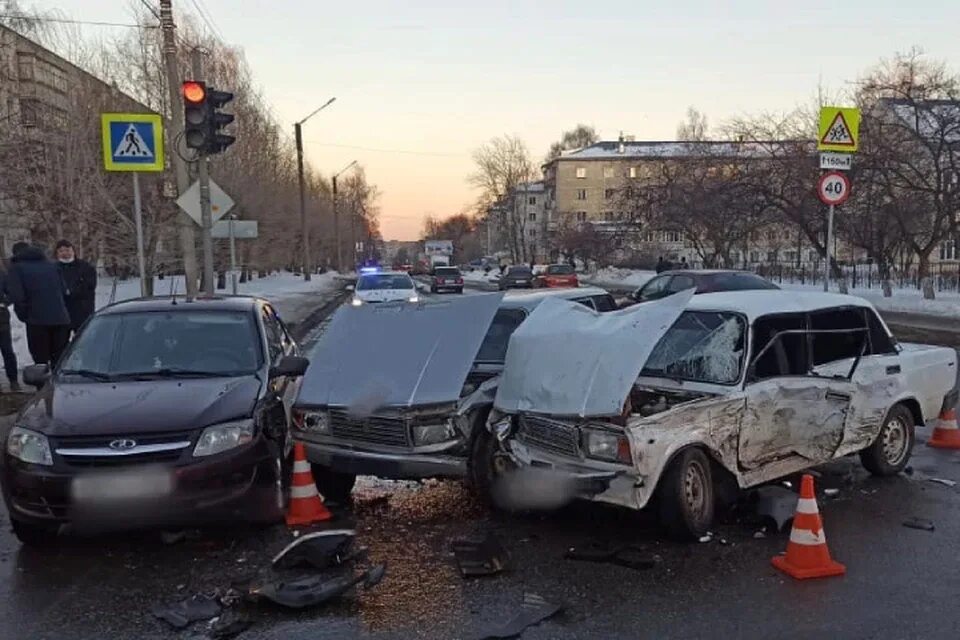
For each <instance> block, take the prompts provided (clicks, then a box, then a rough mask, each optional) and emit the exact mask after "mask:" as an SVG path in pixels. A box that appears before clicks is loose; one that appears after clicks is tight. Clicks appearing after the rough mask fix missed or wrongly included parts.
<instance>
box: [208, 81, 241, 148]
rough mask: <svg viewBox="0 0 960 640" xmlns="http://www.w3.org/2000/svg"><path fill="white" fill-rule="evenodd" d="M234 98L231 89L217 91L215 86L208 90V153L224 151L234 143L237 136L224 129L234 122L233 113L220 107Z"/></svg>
mask: <svg viewBox="0 0 960 640" xmlns="http://www.w3.org/2000/svg"><path fill="white" fill-rule="evenodd" d="M231 100H233V94H232V93H230V92H229V91H217V90H216V89H214V88H213V87H210V89H208V90H207V108H208V109H209V117H210V139H209V141H208V143H207V153H223V151H224V150H226V148H227V147H229V146H230V145H232V144H233V143H234V141H235V140H236V138H235V137H234V136H231V135H229V134H227V133H223V131H222V129H223V128H224V127H225V126H227V125H228V124H230V123H231V122H233V114H232V113H222V112H221V111H220V109H221V108H222V107H223V106H224V105H225V104H227V103H228V102H230V101H231Z"/></svg>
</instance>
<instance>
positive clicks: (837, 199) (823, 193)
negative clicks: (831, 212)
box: [817, 171, 850, 205]
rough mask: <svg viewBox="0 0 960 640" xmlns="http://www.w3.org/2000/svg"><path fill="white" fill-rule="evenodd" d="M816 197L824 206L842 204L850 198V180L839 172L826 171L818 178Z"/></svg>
mask: <svg viewBox="0 0 960 640" xmlns="http://www.w3.org/2000/svg"><path fill="white" fill-rule="evenodd" d="M817 195H819V196H820V200H821V201H822V202H823V203H824V204H833V205H837V204H843V203H844V202H846V201H847V198H849V197H850V179H849V178H847V176H845V175H844V174H842V173H840V172H839V171H828V172H826V173H825V174H823V175H822V176H820V181H819V182H818V183H817Z"/></svg>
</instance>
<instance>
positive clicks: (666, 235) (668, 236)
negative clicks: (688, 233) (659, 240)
mask: <svg viewBox="0 0 960 640" xmlns="http://www.w3.org/2000/svg"><path fill="white" fill-rule="evenodd" d="M680 238H681V235H680V232H679V231H664V232H663V241H664V242H680Z"/></svg>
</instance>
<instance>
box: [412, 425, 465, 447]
mask: <svg viewBox="0 0 960 640" xmlns="http://www.w3.org/2000/svg"><path fill="white" fill-rule="evenodd" d="M456 435H457V431H456V429H454V427H453V420H446V421H444V422H441V423H438V424H421V425H416V426H414V427H413V446H415V447H423V446H426V445H428V444H438V443H441V442H446V441H447V440H452V439H453V438H454V437H455V436H456Z"/></svg>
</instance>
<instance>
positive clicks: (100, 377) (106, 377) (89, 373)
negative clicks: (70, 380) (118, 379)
mask: <svg viewBox="0 0 960 640" xmlns="http://www.w3.org/2000/svg"><path fill="white" fill-rule="evenodd" d="M60 375H65V376H81V377H83V378H90V379H91V380H97V381H99V382H110V381H111V380H113V376H111V375H110V374H107V373H103V372H102V371H94V370H93V369H61V370H60Z"/></svg>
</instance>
